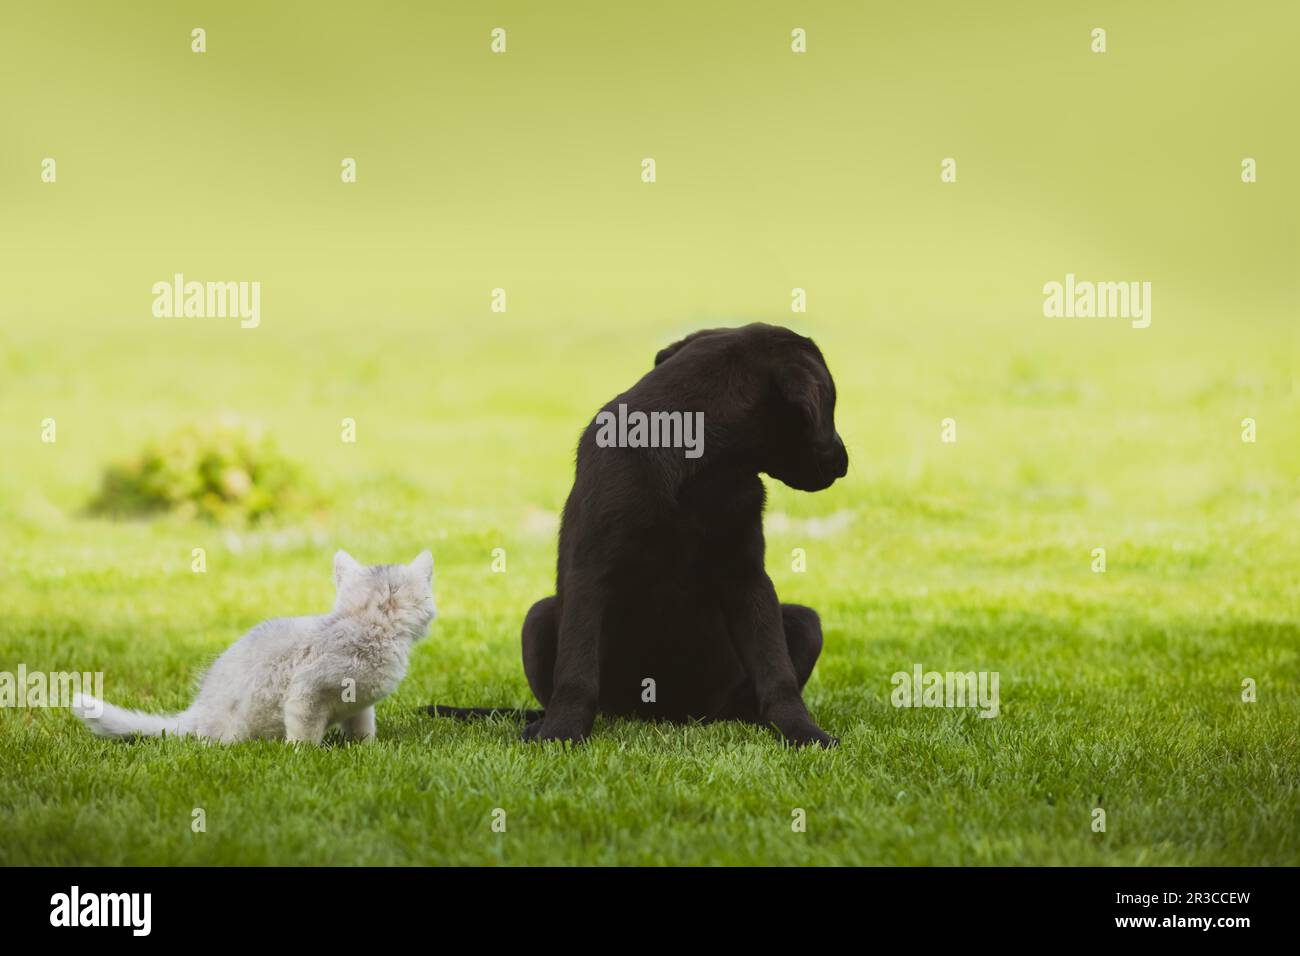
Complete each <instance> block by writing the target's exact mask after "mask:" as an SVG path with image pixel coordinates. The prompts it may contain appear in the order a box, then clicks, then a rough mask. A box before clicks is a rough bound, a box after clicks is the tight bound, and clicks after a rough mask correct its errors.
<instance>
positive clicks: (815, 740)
mask: <svg viewBox="0 0 1300 956" xmlns="http://www.w3.org/2000/svg"><path fill="white" fill-rule="evenodd" d="M777 732H778V733H779V734H780V735H781V736H782V737H783V738H784V741H785V744H786V746H788V747H811V746H813V745H814V744H816V745H817V746H818V747H822V748H830V747H837V746H839V743H840V738H838V737H832V736H831V735H830V734H828V733H826V731H824V730H822V729H821V728H820V727H818V726H817V725H816V724H814V723H813V722H812V721H801V722H800V723H798V724H796V725H794V726H791V727H778V728H777Z"/></svg>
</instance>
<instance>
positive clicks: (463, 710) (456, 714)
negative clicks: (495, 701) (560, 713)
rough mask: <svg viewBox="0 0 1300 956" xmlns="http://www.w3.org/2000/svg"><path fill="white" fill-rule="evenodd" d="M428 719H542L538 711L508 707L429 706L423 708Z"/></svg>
mask: <svg viewBox="0 0 1300 956" xmlns="http://www.w3.org/2000/svg"><path fill="white" fill-rule="evenodd" d="M424 710H425V712H426V713H427V714H428V715H429V716H430V717H452V718H454V719H456V720H473V719H474V718H476V717H516V718H520V719H522V720H527V721H534V720H541V719H542V713H543V712H542V711H540V710H513V709H511V708H509V707H444V706H443V705H442V704H430V705H429V706H428V707H426V708H424Z"/></svg>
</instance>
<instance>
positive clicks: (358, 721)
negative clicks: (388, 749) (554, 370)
mask: <svg viewBox="0 0 1300 956" xmlns="http://www.w3.org/2000/svg"><path fill="white" fill-rule="evenodd" d="M339 729H340V730H342V731H343V737H344V739H346V740H359V741H362V742H365V741H368V740H374V739H375V708H374V707H373V706H372V707H367V708H366V709H365V710H363V711H361V712H360V713H359V714H353V715H352V716H351V717H349V718H347V719H346V720H344V721H343V723H342V724H341V725H340V726H339Z"/></svg>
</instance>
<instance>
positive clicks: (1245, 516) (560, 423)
mask: <svg viewBox="0 0 1300 956" xmlns="http://www.w3.org/2000/svg"><path fill="white" fill-rule="evenodd" d="M778 319H779V317H778ZM524 323H525V319H524V318H522V317H516V316H515V314H514V313H513V312H512V313H511V315H510V317H509V318H508V319H506V318H502V319H500V320H499V322H498V324H496V325H494V326H489V325H486V324H484V323H474V322H466V323H458V324H456V325H455V326H454V327H452V326H451V325H450V324H448V323H443V324H440V325H438V326H437V327H436V329H435V328H434V327H432V326H429V327H420V326H419V325H418V324H417V323H414V322H412V321H411V320H410V319H409V317H408V318H403V319H393V320H384V319H382V318H381V319H377V320H375V321H374V322H372V323H370V324H369V325H368V326H367V327H366V328H365V329H364V330H358V329H357V328H355V327H354V326H353V325H351V324H349V323H346V322H323V323H321V324H319V325H317V326H315V327H312V328H311V329H310V330H305V329H304V327H303V326H301V325H299V326H297V327H294V328H292V329H288V328H284V327H280V328H277V327H276V325H275V324H274V323H269V322H268V323H267V324H266V325H265V326H264V327H263V328H262V329H259V330H257V331H256V332H253V333H241V332H239V331H231V330H229V329H225V328H222V329H218V328H215V327H214V326H212V325H210V324H204V323H202V322H199V323H194V324H185V323H177V324H174V325H168V326H165V331H164V332H163V333H162V334H157V333H151V334H148V335H144V334H142V335H139V336H129V337H126V338H122V337H120V336H115V335H114V334H111V333H110V332H109V331H106V330H100V331H95V330H85V329H82V330H81V331H79V332H78V334H76V335H71V334H67V330H66V329H62V330H61V329H59V328H57V327H56V328H50V327H45V326H39V325H37V326H18V325H15V326H11V327H9V328H6V330H5V345H6V348H5V349H4V352H3V359H2V360H0V361H3V363H4V364H3V367H2V369H0V397H3V400H4V408H5V415H4V417H3V422H0V439H2V440H3V447H4V448H5V449H6V455H5V457H6V464H5V466H4V467H3V468H0V528H2V530H0V608H2V609H3V613H2V614H0V670H9V671H13V670H15V669H16V668H17V666H18V665H19V664H20V663H23V664H25V665H26V666H27V668H28V669H29V670H44V671H57V670H77V671H84V670H91V671H94V670H102V671H103V672H104V673H105V696H106V697H107V698H108V699H109V700H110V701H112V702H114V703H117V704H121V705H127V706H134V707H141V708H147V709H159V710H174V709H180V708H182V707H183V706H184V705H185V704H186V702H187V701H188V699H189V693H190V687H191V684H192V682H193V679H194V678H195V677H196V676H197V674H198V673H200V671H201V669H202V667H203V666H204V664H205V662H206V661H207V660H209V659H211V657H212V656H213V655H215V654H216V653H218V652H219V651H221V650H222V649H223V648H225V647H226V646H227V645H228V644H229V643H230V642H232V641H233V640H235V639H236V638H237V637H238V636H240V634H241V633H243V631H244V630H246V629H247V628H248V627H250V626H251V625H253V624H254V623H256V622H257V621H259V620H261V619H263V618H266V617H270V616H278V615H288V614H305V613H316V612H320V611H323V610H325V609H326V608H327V607H328V605H329V603H330V601H331V599H332V587H331V582H330V556H331V554H332V552H333V550H334V549H335V548H337V547H345V548H347V549H348V550H350V551H351V552H352V553H353V554H354V555H355V556H356V557H357V558H358V559H359V560H361V561H362V562H369V563H378V562H385V561H395V560H409V559H410V558H411V557H412V556H413V555H414V554H415V553H416V552H417V551H418V550H420V548H422V547H430V548H432V550H433V552H434V555H435V559H436V562H437V567H436V571H435V593H436V595H437V598H438V603H439V607H440V612H441V613H440V617H439V618H438V620H437V621H435V622H434V624H433V627H432V630H431V635H430V637H429V638H428V639H427V640H426V641H425V642H423V643H422V644H421V645H420V646H419V647H418V649H417V651H416V653H415V656H414V659H413V664H412V668H411V671H410V674H409V676H408V677H407V679H406V681H405V683H404V684H403V685H402V687H401V689H400V690H399V691H398V692H397V693H396V694H395V695H394V696H393V697H391V698H389V699H388V700H386V701H384V702H383V704H381V705H380V707H379V739H378V741H377V742H375V743H373V744H370V745H364V746H344V745H341V744H339V743H338V742H337V741H332V742H331V743H330V745H327V746H325V747H323V748H321V749H293V748H291V747H289V746H286V745H282V744H276V743H252V744H244V745H238V746H232V747H218V746H209V745H205V744H202V743H198V742H194V741H188V740H174V739H172V740H150V741H145V742H141V743H135V744H116V743H109V742H104V741H101V740H98V739H95V738H93V737H92V736H91V735H90V734H89V733H87V732H86V731H85V730H84V729H83V728H82V727H81V726H80V725H79V724H78V723H77V722H76V721H75V720H74V719H73V718H72V717H71V715H70V714H68V713H67V711H65V710H55V709H45V710H16V709H12V710H11V709H5V710H0V768H3V772H0V863H3V864H37V863H44V864H77V863H88V864H173V863H181V864H234V863H251V864H353V863H383V864H388V863H396V864H498V863H501V864H545V863H553V864H579V863H627V864H638V863H643V864H669V863H672V864H756V863H769V864H809V863H811V864H1022V863H1034V864H1067V865H1071V864H1190V863H1200V864H1259V863H1264V864H1284V863H1285V864H1295V863H1300V836H1298V835H1297V828H1296V821H1297V820H1298V819H1300V773H1298V770H1300V758H1298V754H1297V736H1298V734H1300V692H1298V690H1297V688H1298V687H1300V683H1298V681H1297V678H1298V677H1300V655H1298V650H1300V624H1297V596H1298V595H1300V584H1298V583H1297V570H1298V569H1300V530H1298V529H1300V521H1297V518H1300V508H1298V507H1297V492H1298V490H1300V488H1298V485H1297V475H1298V474H1300V442H1297V441H1296V432H1295V428H1294V422H1295V418H1296V412H1297V400H1296V392H1295V386H1294V383H1293V380H1292V379H1291V378H1290V377H1289V376H1290V373H1291V368H1292V366H1291V364H1290V359H1289V357H1288V355H1287V350H1286V349H1285V348H1281V349H1279V348H1275V347H1273V346H1272V345H1270V344H1269V340H1268V339H1267V337H1266V336H1256V337H1253V338H1250V339H1244V338H1243V337H1240V336H1236V335H1232V334H1229V333H1227V332H1222V333H1215V334H1211V333H1209V332H1205V331H1201V332H1196V331H1195V330H1193V331H1190V332H1187V331H1184V332H1180V335H1179V337H1177V338H1175V337H1174V336H1173V335H1169V334H1166V335H1163V336H1162V335H1160V334H1159V329H1158V328H1157V329H1153V330H1151V331H1150V334H1148V335H1146V336H1145V337H1143V335H1142V334H1140V333H1132V332H1129V331H1128V330H1123V329H1119V328H1112V329H1110V330H1107V331H1105V332H1100V331H1098V330H1097V329H1096V328H1082V327H1073V328H1070V329H1067V330H1064V331H1062V330H1061V329H1060V328H1059V327H1053V328H1051V329H1050V330H1049V329H1045V328H1044V326H1042V325H1038V324H1035V323H1033V322H1030V323H1028V325H1027V327H1026V328H1027V331H1025V332H1023V333H1019V332H1018V333H1017V335H1016V336H1015V338H1014V344H1013V345H1011V346H1008V344H1007V340H1002V341H998V342H996V343H991V342H990V341H989V340H988V338H987V336H986V335H982V334H975V333H974V332H971V333H969V334H965V333H960V332H955V333H953V334H948V335H944V336H938V337H935V336H932V335H929V334H928V333H927V332H926V330H924V329H922V330H917V331H916V332H915V333H909V332H908V331H907V330H906V329H905V328H903V327H899V326H893V327H890V328H886V327H884V326H882V325H880V324H878V323H877V324H874V325H865V324H853V323H850V322H848V321H842V322H839V323H830V322H822V323H813V324H810V325H808V326H807V327H808V328H810V330H811V331H812V332H813V333H814V334H815V335H816V337H817V338H818V340H819V341H820V343H821V344H822V346H823V348H824V350H825V352H826V354H827V357H828V360H829V362H830V365H831V368H832V371H833V372H834V373H835V375H836V378H837V382H838V384H839V391H840V407H839V416H838V417H839V421H840V430H841V432H842V434H843V435H844V437H845V439H846V442H847V443H848V446H849V449H850V454H851V456H852V466H851V470H850V473H849V475H848V477H847V478H846V479H845V480H843V481H842V482H840V483H838V484H837V485H836V486H835V487H834V488H832V489H830V490H828V491H826V492H824V493H821V494H817V495H804V494H800V493H796V492H793V491H791V490H789V489H786V488H784V487H781V486H778V485H775V484H770V492H769V505H768V520H767V530H768V566H769V570H770V573H771V575H772V577H773V579H774V581H775V582H776V585H777V589H778V592H779V593H780V594H781V596H782V598H783V599H785V600H788V601H798V602H801V603H807V604H810V605H813V606H814V607H816V608H817V609H818V610H819V611H820V613H821V616H822V620H823V624H824V626H825V629H826V642H825V652H824V655H823V657H822V659H821V662H820V663H819V664H818V667H817V669H816V672H815V673H814V676H813V679H812V681H811V683H810V684H809V686H808V688H807V693H806V697H807V701H808V704H809V707H810V709H811V711H812V713H813V715H814V716H815V718H816V719H817V720H818V721H819V723H820V724H821V725H822V726H823V727H825V728H826V729H827V730H828V731H830V732H831V733H834V734H836V735H838V736H839V737H840V739H841V741H842V743H841V745H840V746H839V748H837V749H835V750H832V751H828V752H812V751H791V750H785V749H783V748H782V747H781V746H780V745H779V743H778V742H777V741H776V739H775V738H774V737H772V736H771V735H769V734H768V733H765V732H763V731H761V730H758V729H755V728H749V727H742V726H738V725H730V724H728V725H711V726H689V727H681V726H669V725H651V724H642V723H632V722H622V721H616V722H610V721H606V720H601V721H599V722H598V724H597V728H596V733H595V735H594V737H593V738H592V739H591V740H590V742H589V743H588V744H587V745H585V746H583V747H581V748H578V749H576V750H570V751H567V752H566V751H564V750H561V749H556V748H553V747H550V748H545V749H543V748H539V747H535V746H529V745H524V744H522V743H520V742H518V741H517V739H516V737H517V733H518V729H519V728H518V727H517V726H516V725H514V724H512V723H511V722H509V721H490V722H483V723H478V724H461V723H456V722H452V721H445V720H439V721H433V720H430V719H428V718H427V717H425V716H423V715H422V714H420V713H418V712H417V708H418V707H419V706H420V705H423V704H425V703H428V702H430V701H437V702H442V703H448V704H464V705H469V704H474V705H481V704H497V705H515V706H524V705H531V704H532V701H531V695H530V694H529V692H528V688H527V684H526V683H525V681H524V677H523V673H522V669H521V665H520V662H519V651H518V634H519V625H520V622H521V620H522V617H523V614H524V612H525V610H526V609H527V607H528V606H529V604H530V603H531V602H532V601H533V600H535V599H536V598H538V597H540V596H543V595H545V594H548V593H551V590H552V581H553V573H554V559H555V541H554V536H555V520H556V514H557V512H558V510H559V508H560V507H561V505H562V503H563V499H564V496H565V494H566V493H567V491H568V487H569V483H570V481H571V479H572V450H573V445H574V443H575V441H576V437H577V434H578V432H579V430H580V429H581V427H582V425H583V424H584V423H585V422H586V421H587V420H588V418H589V416H590V415H591V414H592V413H593V412H594V410H595V409H596V408H597V407H598V406H599V405H600V403H601V402H603V401H604V400H606V399H607V398H608V397H610V396H611V395H613V394H614V393H615V392H617V391H618V390H620V389H621V388H622V387H624V386H625V385H627V384H628V383H630V382H631V381H632V380H633V379H634V378H635V377H636V376H638V375H639V374H641V373H642V372H643V371H644V370H645V369H646V368H647V367H648V366H649V363H650V359H651V357H652V355H653V353H654V351H655V349H656V348H657V347H658V346H660V345H661V344H663V343H664V342H665V341H667V340H668V339H669V338H670V337H671V336H673V335H674V334H676V333H678V332H680V331H684V330H685V329H687V328H690V327H692V326H693V325H696V324H708V322H706V321H701V322H698V323H679V324H665V323H663V322H662V321H659V322H653V321H651V320H649V319H648V318H647V319H644V320H642V321H637V320H636V317H635V315H633V316H632V317H630V318H628V320H627V321H623V322H618V323H610V322H605V321H598V320H597V318H596V317H592V318H591V319H589V320H581V321H576V320H575V321H566V322H558V321H556V322H551V323H550V324H549V326H548V329H549V331H548V333H547V334H546V335H539V334H537V333H536V330H535V329H531V330H530V329H529V328H528V327H527V326H526V325H525V324H524ZM953 327H954V328H958V327H959V326H958V325H957V324H955V323H954V326H953ZM232 336H233V338H232ZM1282 341H1285V338H1283V339H1282ZM232 342H233V344H231V343H232ZM218 343H220V347H218ZM1066 343H1068V344H1066ZM43 355H44V356H49V355H56V356H57V363H52V362H49V361H47V360H46V359H43V358H42V356H43ZM178 355H187V356H190V357H191V361H190V362H189V363H184V362H178V361H177V359H176V357H177V356H178ZM222 409H229V410H233V411H235V412H238V413H242V414H243V415H245V416H247V417H249V418H252V419H255V420H257V421H260V422H261V423H262V424H263V425H264V426H265V427H266V429H267V430H268V431H269V432H270V433H271V434H272V435H273V436H274V437H275V439H276V440H277V441H278V443H279V445H280V447H281V448H282V449H283V450H284V452H285V453H286V454H288V455H289V456H290V457H292V458H293V459H295V460H297V461H300V462H302V463H305V464H306V465H308V466H309V467H310V468H311V470H312V471H313V473H314V475H315V479H316V481H317V483H318V484H319V485H320V486H321V489H322V491H323V493H324V494H325V495H326V496H327V498H328V500H329V507H328V510H326V511H325V512H323V513H322V514H319V515H317V516H314V517H310V518H302V519H293V520H290V521H286V522H281V523H279V524H275V525H272V526H267V527H259V528H253V529H221V528H217V527H214V526H212V525H209V524H203V523H200V522H188V521H180V520H176V519H172V518H165V517H164V518H160V519H158V520H154V521H150V522H115V521H109V520H105V519H100V518H93V517H88V516H87V515H85V514H84V513H83V510H82V509H83V506H84V504H85V503H86V502H87V501H88V500H89V499H90V498H91V497H92V495H93V493H94V491H95V488H96V482H97V479H98V474H99V470H100V468H101V467H102V466H103V465H104V464H105V463H106V462H107V461H109V460H111V459H113V458H115V457H117V456H120V455H122V454H126V453H129V452H131V451H133V450H134V449H136V448H137V447H139V446H140V445H141V444H143V443H144V442H145V441H146V440H147V439H149V438H151V437H153V436H155V435H157V434H161V433H165V432H166V431H168V430H170V429H171V428H172V427H174V426H176V425H179V424H183V423H186V422H189V421H194V420H198V419H201V418H202V417H203V416H204V415H205V414H210V413H216V412H217V411H219V410H222ZM46 416H53V417H55V418H56V419H57V422H58V441H57V443H55V444H52V445H50V444H42V443H41V442H40V421H41V419H42V418H44V417H46ZM1246 416H1251V417H1255V418H1256V419H1257V420H1258V422H1259V441H1258V442H1257V443H1255V444H1246V443H1243V442H1242V441H1241V440H1240V420H1241V419H1242V418H1243V417H1246ZM344 417H353V418H355V419H356V420H357V423H358V440H357V443H356V444H355V445H348V444H344V443H342V442H341V441H340V440H339V421H340V419H342V418H344ZM945 417H953V418H955V419H956V421H957V423H958V440H957V442H956V443H955V444H944V443H941V442H940V440H939V437H940V424H939V423H940V421H941V420H942V419H943V418H945ZM1287 421H1289V422H1290V423H1291V424H1290V425H1289V426H1288V425H1286V424H1285V423H1286V422H1287ZM196 547H202V548H205V549H206V550H207V572H206V573H205V574H194V573H192V572H191V570H190V561H191V558H190V555H191V550H192V549H193V548H196ZM1097 547H1105V548H1106V549H1107V570H1106V572H1105V573H1104V574H1098V573H1094V572H1093V571H1092V570H1091V567H1090V565H1091V561H1092V550H1093V549H1094V548H1097ZM494 548H504V549H505V551H506V554H507V570H506V572H505V573H493V572H492V570H491V560H492V551H493V549H494ZM794 548H803V549H804V550H805V551H806V553H807V570H806V571H805V572H803V573H796V572H795V571H793V570H792V569H791V561H790V554H791V551H792V549H794ZM915 663H920V664H922V665H923V666H924V667H925V668H926V669H928V670H929V669H933V670H941V671H947V670H960V671H966V670H987V671H998V672H999V674H1000V675H1001V713H1000V715H999V716H998V717H997V718H995V719H981V718H979V717H977V716H975V714H974V713H973V712H971V711H956V710H945V709H922V710H914V709H896V708H895V707H893V706H891V704H890V692H891V690H892V686H891V683H890V676H891V675H892V674H893V673H894V672H895V671H899V670H908V671H910V670H911V668H912V666H913V664H915ZM1246 678H1251V679H1253V680H1254V681H1255V682H1256V685H1257V687H1258V700H1257V702H1255V703H1245V702H1243V701H1242V699H1241V688H1242V681H1243V680H1244V679H1246ZM1099 806H1100V807H1102V808H1103V809H1104V810H1105V811H1106V823H1107V826H1106V831H1105V832H1104V833H1096V832H1093V830H1092V822H1093V814H1092V811H1093V809H1094V808H1095V807H1099ZM196 808H202V809H203V811H204V813H205V815H206V832H203V833H195V832H192V829H191V820H192V814H193V811H194V810H195V809H196ZM498 808H500V809H502V810H504V811H505V820H506V830H505V832H504V833H501V832H494V830H493V828H492V822H493V812H494V810H496V809H498ZM796 808H801V809H803V810H804V811H806V815H807V825H806V832H793V831H792V827H791V821H792V812H793V811H794V810H795V809H796Z"/></svg>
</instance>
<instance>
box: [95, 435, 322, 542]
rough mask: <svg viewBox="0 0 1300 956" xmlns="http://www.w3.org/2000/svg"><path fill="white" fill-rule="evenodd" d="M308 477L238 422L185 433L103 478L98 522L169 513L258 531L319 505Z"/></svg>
mask: <svg viewBox="0 0 1300 956" xmlns="http://www.w3.org/2000/svg"><path fill="white" fill-rule="evenodd" d="M315 497H316V496H315V495H314V494H313V493H311V492H310V491H309V490H308V489H307V487H306V479H305V475H304V474H303V472H302V469H301V468H299V467H298V466H297V465H295V464H294V463H293V462H291V461H290V460H289V459H287V458H286V457H284V456H283V455H282V454H280V452H279V451H278V450H277V448H276V446H275V444H274V442H272V441H271V439H270V438H269V437H268V436H266V435H264V434H263V433H262V431H261V429H260V428H258V427H257V426H255V425H251V424H248V423H245V422H242V421H240V420H238V419H222V420H220V421H218V422H215V423H208V424H195V425H187V426H185V427H183V428H180V429H177V430H176V431H174V432H172V433H171V434H169V435H167V436H166V437H164V438H161V439H158V440H155V441H152V442H150V443H149V444H147V445H146V446H145V447H144V448H143V449H142V450H141V451H140V452H139V453H138V454H136V455H135V456H133V457H132V458H130V459H127V460H125V461H119V462H114V463H113V464H110V465H109V466H108V467H107V468H106V469H105V470H104V475H103V479H102V481H101V484H100V489H99V493H98V495H97V496H96V497H95V499H94V500H93V501H91V503H90V506H89V510H90V512H91V513H92V514H97V515H108V516H111V517H118V518H122V517H140V516H146V515H151V514H161V513H164V512H171V513H174V514H176V515H177V516H179V517H181V518H202V519H206V520H209V521H214V522H217V523H219V524H252V523H256V522H258V521H262V520H264V519H267V518H271V517H274V516H276V515H282V514H288V513H294V514H296V513H300V512H302V511H304V510H306V509H308V508H310V507H311V506H313V505H314V504H315V503H316V500H315Z"/></svg>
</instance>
